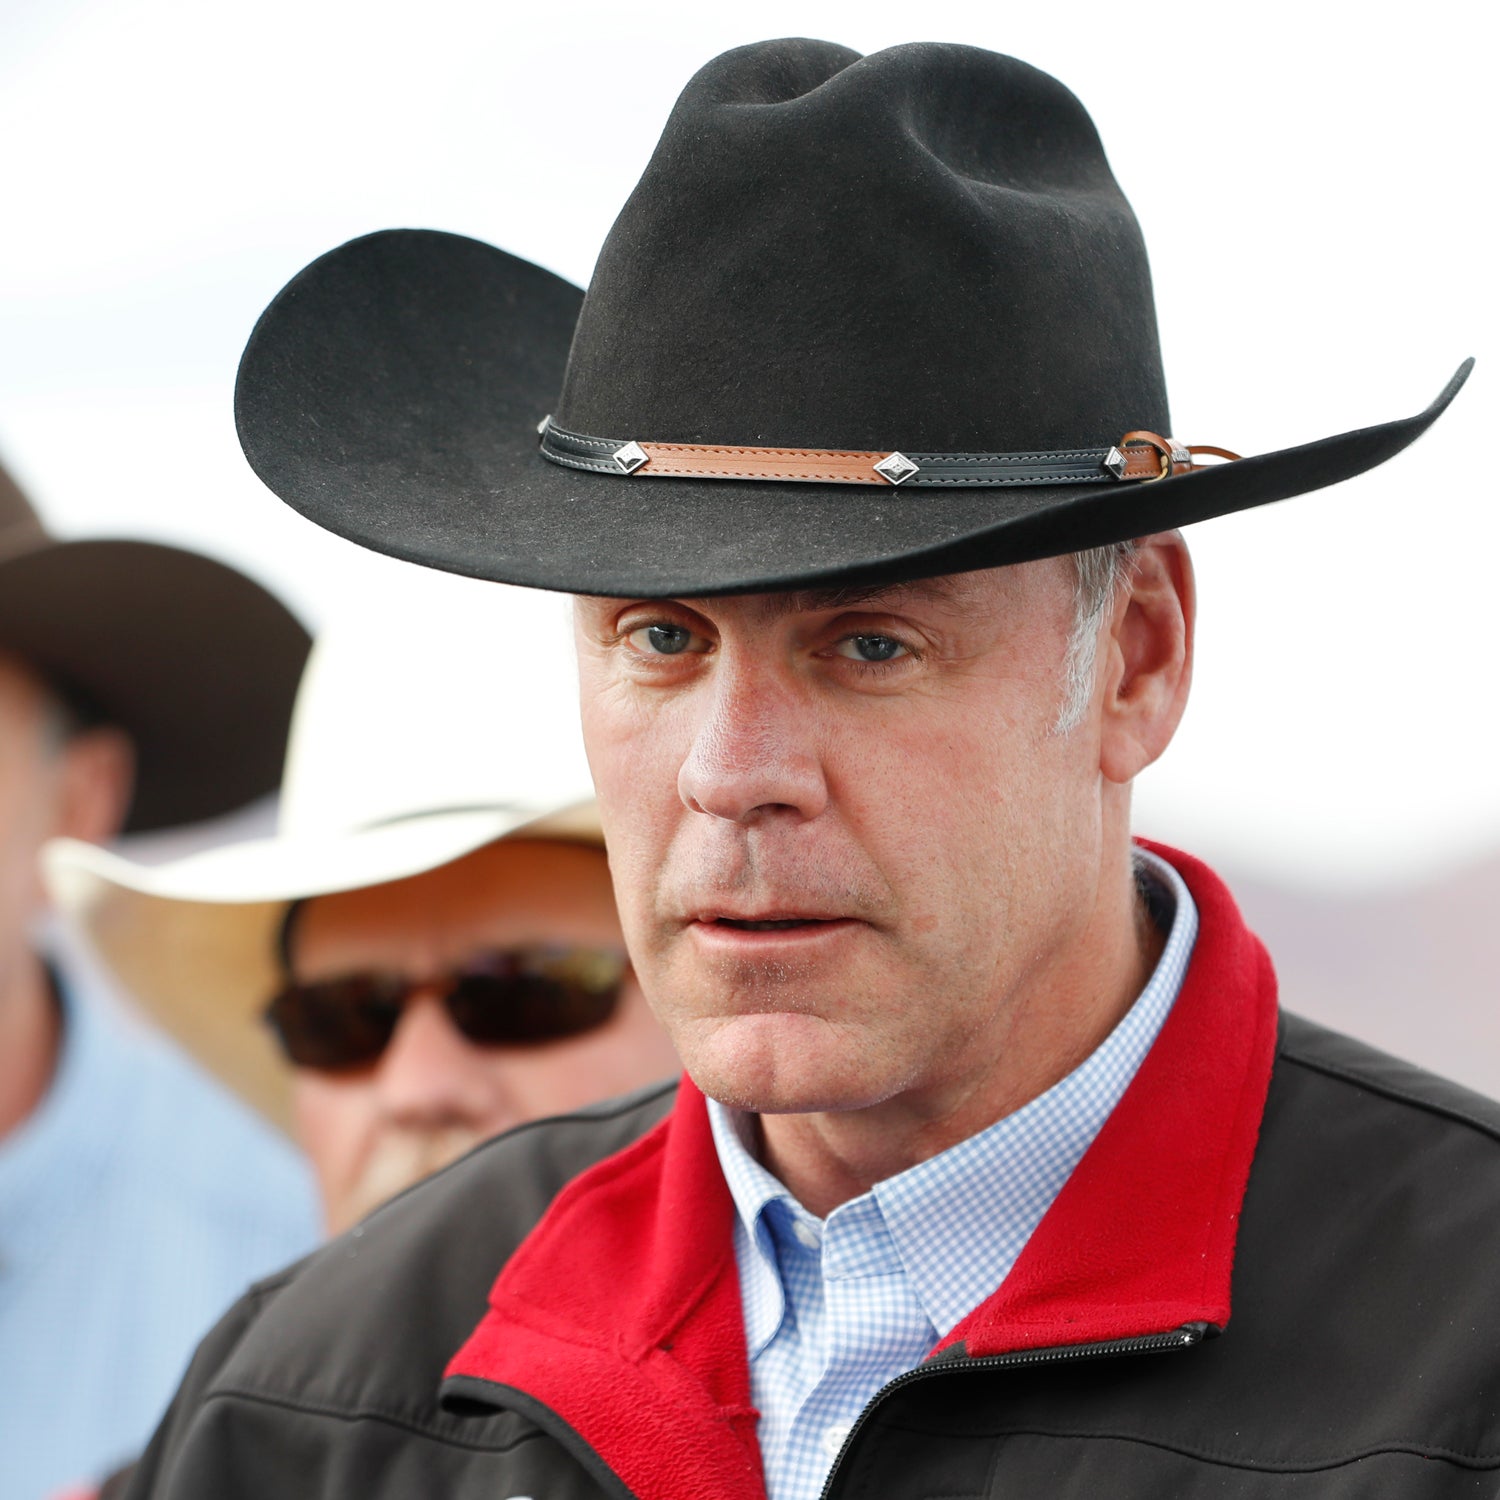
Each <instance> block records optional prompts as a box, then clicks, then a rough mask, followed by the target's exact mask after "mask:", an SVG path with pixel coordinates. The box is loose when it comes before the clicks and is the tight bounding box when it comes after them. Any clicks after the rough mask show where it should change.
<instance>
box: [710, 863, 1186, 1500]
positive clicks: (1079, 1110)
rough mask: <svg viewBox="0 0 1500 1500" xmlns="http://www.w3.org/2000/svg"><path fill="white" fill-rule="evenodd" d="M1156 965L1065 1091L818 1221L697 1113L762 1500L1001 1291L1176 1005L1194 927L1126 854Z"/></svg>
mask: <svg viewBox="0 0 1500 1500" xmlns="http://www.w3.org/2000/svg"><path fill="white" fill-rule="evenodd" d="M1136 871H1137V877H1138V879H1139V880H1140V882H1141V884H1142V886H1143V888H1144V889H1145V891H1146V893H1147V898H1148V901H1149V903H1150V906H1151V909H1152V912H1153V915H1154V916H1155V917H1156V919H1157V921H1158V923H1159V924H1160V925H1161V926H1162V927H1163V928H1164V929H1166V930H1167V941H1166V945H1165V947H1164V948H1163V950H1162V955H1161V959H1160V961H1159V962H1158V964H1157V966H1156V969H1155V971H1154V972H1153V974H1152V975H1151V978H1150V980H1149V982H1148V983H1147V985H1146V987H1145V989H1143V990H1142V991H1141V993H1140V995H1139V997H1138V998H1137V999H1136V1001H1135V1003H1134V1005H1132V1006H1131V1008H1130V1010H1129V1011H1128V1012H1127V1013H1126V1014H1125V1016H1124V1018H1123V1019H1122V1020H1121V1021H1120V1023H1119V1025H1117V1026H1116V1027H1115V1029H1114V1030H1113V1031H1112V1032H1111V1033H1110V1034H1109V1036H1108V1037H1107V1038H1106V1039H1105V1040H1104V1042H1103V1043H1102V1044H1101V1045H1100V1046H1099V1047H1098V1048H1097V1050H1095V1051H1094V1052H1093V1053H1092V1054H1090V1056H1089V1057H1087V1058H1086V1059H1085V1060H1084V1061H1083V1062H1082V1063H1080V1064H1079V1065H1078V1067H1076V1068H1075V1069H1074V1070H1073V1071H1072V1072H1071V1073H1069V1074H1068V1076H1067V1077H1066V1078H1064V1079H1063V1080H1062V1081H1061V1082H1059V1083H1057V1084H1054V1085H1053V1087H1052V1088H1050V1089H1048V1090H1047V1092H1046V1093H1045V1094H1042V1095H1040V1096H1038V1097H1037V1098H1035V1099H1033V1100H1032V1101H1031V1102H1030V1103H1029V1104H1027V1105H1026V1106H1025V1107H1024V1108H1022V1109H1019V1110H1017V1111H1016V1112H1015V1113H1014V1114H1012V1115H1008V1116H1006V1118H1005V1119H1003V1120H1000V1121H998V1122H997V1123H996V1124H994V1125H991V1126H990V1127H989V1128H988V1129H987V1130H984V1131H981V1132H980V1133H979V1134H978V1135H976V1136H972V1137H970V1138H969V1139H968V1140H966V1141H961V1142H960V1143H959V1144H958V1145H956V1146H953V1147H950V1148H949V1149H948V1150H947V1151H944V1152H942V1153H941V1154H940V1155H938V1156H935V1157H933V1158H932V1159H931V1160H929V1161H925V1162H922V1163H921V1164H920V1165H918V1166H915V1167H912V1168H911V1169H910V1170H908V1171H905V1172H902V1173H900V1174H899V1175H898V1176H896V1177H891V1178H888V1179H887V1180H886V1181H884V1182H880V1183H877V1184H876V1185H875V1186H874V1187H873V1188H871V1189H870V1191H869V1192H867V1193H864V1194H862V1195H861V1196H860V1197H858V1198H855V1199H852V1200H851V1201H850V1202H848V1203H843V1204H840V1205H839V1207H838V1208H836V1209H834V1211H833V1212H832V1213H831V1214H829V1216H828V1217H827V1219H819V1218H815V1217H814V1216H813V1215H812V1214H810V1213H808V1212H807V1210H806V1209H805V1208H803V1207H802V1205H801V1204H800V1203H798V1202H797V1201H796V1199H794V1198H793V1197H792V1196H791V1194H790V1193H789V1192H787V1190H786V1189H785V1188H784V1187H783V1186H782V1185H781V1183H780V1182H778V1181H777V1180H776V1179H775V1178H774V1177H773V1176H772V1175H771V1174H770V1173H769V1172H768V1171H766V1169H765V1168H764V1167H763V1166H761V1165H760V1163H759V1162H758V1161H756V1159H755V1157H754V1156H753V1155H752V1154H751V1151H750V1149H749V1146H748V1144H747V1143H748V1142H749V1141H750V1140H751V1139H752V1127H753V1125H754V1120H753V1117H750V1116H747V1115H744V1114H742V1113H740V1112H738V1111H735V1110H731V1109H728V1108H726V1107H725V1106H723V1105H721V1104H719V1103H717V1102H716V1101H714V1100H709V1103H708V1109H709V1120H710V1122H711V1124H712V1127H713V1134H714V1143H715V1145H716V1146H717V1148H718V1154H719V1162H720V1165H721V1166H722V1168H723V1171H724V1177H725V1179H726V1181H727V1182H728V1184H729V1190H730V1193H731V1194H732V1195H733V1198H734V1203H735V1208H736V1211H737V1212H736V1216H735V1226H734V1236H735V1257H736V1259H737V1261H738V1263H739V1275H740V1297H741V1300H742V1303H743V1306H744V1314H745V1336H746V1340H747V1343H748V1346H749V1354H750V1390H751V1399H752V1400H753V1401H754V1403H755V1405H756V1407H757V1408H758V1409H759V1410H760V1414H761V1417H760V1428H759V1438H760V1449H761V1455H762V1458H763V1460H764V1463H765V1471H766V1489H767V1493H768V1495H769V1497H770V1500H816V1497H817V1495H818V1494H819V1492H820V1490H821V1489H822V1486H823V1484H824V1481H825V1480H826V1479H827V1477H828V1473H829V1471H830V1470H831V1469H832V1467H833V1463H834V1460H835V1459H836V1458H837V1457H838V1453H839V1450H840V1448H841V1447H842V1445H843V1442H844V1439H845V1437H846V1436H847V1435H848V1433H849V1430H850V1428H851V1427H852V1426H853V1425H854V1421H855V1419H856V1418H857V1417H858V1416H859V1413H860V1412H861V1410H862V1409H863V1408H864V1407H865V1406H866V1405H867V1404H868V1402H869V1401H870V1400H871V1398H872V1397H873V1396H874V1395H875V1394H876V1392H877V1391H879V1389H880V1388H881V1386H883V1385H885V1384H886V1383H887V1382H889V1381H890V1380H893V1379H894V1378H895V1377H896V1376H898V1375H901V1374H903V1373H904V1372H905V1371H907V1370H911V1369H914V1368H915V1367H916V1366H917V1365H919V1364H920V1363H921V1362H922V1361H923V1359H925V1358H926V1356H927V1355H928V1353H929V1352H930V1351H931V1350H932V1348H933V1346H934V1345H935V1344H936V1343H937V1342H938V1341H939V1340H940V1339H941V1338H943V1337H944V1336H945V1335H947V1334H948V1333H949V1332H951V1331H952V1329H953V1328H954V1327H956V1326H957V1324H958V1323H959V1322H960V1321H961V1320H962V1319H963V1318H964V1317H965V1316H966V1315H967V1314H968V1313H970V1312H972V1311H973V1310H974V1308H976V1307H977V1306H978V1305H979V1304H980V1303H981V1302H983V1301H984V1300H985V1299H986V1298H987V1297H989V1296H990V1295H991V1294H992V1293H993V1292H994V1291H995V1290H996V1289H997V1288H998V1287H999V1286H1000V1284H1001V1282H1003V1281H1004V1280H1005V1278H1006V1276H1007V1275H1008V1274H1009V1273H1010V1269H1011V1267H1012V1266H1013V1265H1015V1263H1016V1260H1017V1258H1018V1257H1019V1255H1020V1254H1021V1251H1022V1250H1023V1249H1024V1248H1025V1246H1026V1242H1027V1240H1029V1239H1030V1238H1031V1235H1032V1232H1033V1231H1034V1230H1035V1229H1036V1227H1037V1225H1038V1224H1039V1223H1040V1222H1041V1220H1042V1217H1043V1215H1044V1214H1045V1213H1046V1212H1047V1210H1048V1209H1049V1208H1050V1207H1051V1206H1052V1201H1053V1199H1054V1198H1056V1197H1057V1194H1058V1193H1059V1191H1060V1190H1061V1189H1062V1186H1063V1184H1064V1183H1065V1182H1066V1181H1067V1180H1068V1178H1069V1176H1070V1175H1071V1174H1072V1172H1073V1169H1074V1168H1075V1167H1076V1166H1077V1165H1078V1163H1079V1162H1080V1161H1081V1160H1082V1159H1083V1155H1084V1153H1085V1152H1086V1151H1087V1150H1088V1148H1089V1146H1090V1144H1091V1143H1092V1142H1093V1139H1094V1137H1095V1136H1096V1135H1097V1134H1098V1133H1099V1130H1100V1128H1101V1127H1102V1126H1103V1124H1104V1122H1105V1121H1106V1120H1107V1119H1108V1118H1109V1116H1110V1113H1111V1111H1113V1109H1114V1107H1115V1105H1116V1104H1118V1103H1119V1102H1120V1098H1121V1096H1122V1095H1123V1094H1124V1092H1125V1089H1126V1087H1127V1086H1128V1085H1129V1083H1130V1080H1131V1079H1132V1078H1134V1077H1135V1074H1136V1070H1137V1069H1138V1068H1139V1067H1140V1065H1141V1062H1142V1061H1143V1060H1144V1058H1145V1056H1146V1054H1147V1053H1148V1052H1149V1051H1150V1050H1151V1044H1152V1043H1153V1042H1154V1041H1155V1040H1156V1037H1157V1034H1158V1032H1159V1031H1160V1030H1161V1027H1162V1023H1163V1022H1164V1021H1165V1020H1166V1018H1167V1015H1168V1013H1169V1012H1170V1011H1171V1009H1172V1003H1173V1001H1174V1000H1176V998H1177V993H1178V991H1179V989H1181V987H1182V980H1183V976H1184V974H1185V973H1186V972H1187V966H1188V960H1189V959H1190V958H1191V956H1192V951H1193V943H1194V940H1195V939H1196V937H1197V935H1198V913H1197V909H1196V908H1195V907H1194V905H1193V898H1192V897H1191V896H1190V895H1189V894H1188V891H1187V887H1186V886H1185V885H1184V884H1183V883H1182V878H1181V876H1179V875H1178V874H1177V872H1176V871H1175V870H1174V869H1172V867H1171V866H1170V865H1168V864H1167V863H1166V862H1165V861H1163V860H1160V859H1158V858H1156V856H1155V855H1152V854H1149V853H1147V852H1145V851H1144V850H1137V851H1136Z"/></svg>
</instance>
